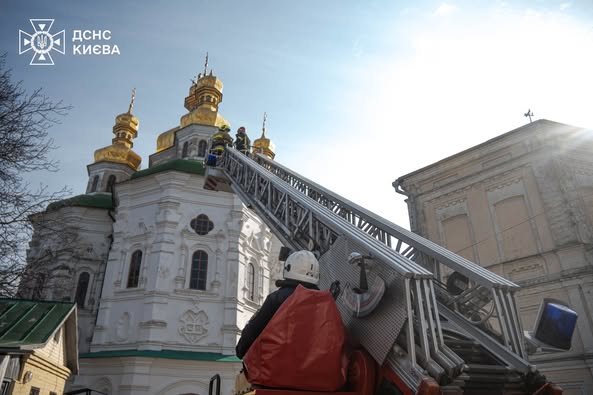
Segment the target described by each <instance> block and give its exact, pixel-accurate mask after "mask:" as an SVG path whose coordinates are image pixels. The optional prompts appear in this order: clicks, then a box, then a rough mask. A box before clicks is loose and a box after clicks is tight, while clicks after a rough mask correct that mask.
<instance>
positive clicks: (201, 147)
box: [198, 140, 208, 157]
mask: <svg viewBox="0 0 593 395" xmlns="http://www.w3.org/2000/svg"><path fill="white" fill-rule="evenodd" d="M207 149H208V142H206V140H200V142H199V143H198V156H199V157H204V156H206V150H207Z"/></svg>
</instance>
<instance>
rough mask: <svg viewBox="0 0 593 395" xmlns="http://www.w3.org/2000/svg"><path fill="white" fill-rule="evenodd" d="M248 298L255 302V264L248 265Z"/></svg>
mask: <svg viewBox="0 0 593 395" xmlns="http://www.w3.org/2000/svg"><path fill="white" fill-rule="evenodd" d="M247 289H248V291H247V297H248V298H249V299H251V300H255V267H254V266H253V263H250V264H248V265H247Z"/></svg>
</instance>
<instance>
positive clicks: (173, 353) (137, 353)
mask: <svg viewBox="0 0 593 395" xmlns="http://www.w3.org/2000/svg"><path fill="white" fill-rule="evenodd" d="M78 357H79V358H110V357H152V358H168V359H184V360H190V361H215V362H241V360H240V359H239V358H237V357H236V356H234V355H222V354H217V353H213V352H195V351H177V350H160V351H157V350H114V351H98V352H90V353H84V354H80V355H79V356H78Z"/></svg>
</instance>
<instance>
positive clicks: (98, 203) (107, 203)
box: [47, 193, 113, 211]
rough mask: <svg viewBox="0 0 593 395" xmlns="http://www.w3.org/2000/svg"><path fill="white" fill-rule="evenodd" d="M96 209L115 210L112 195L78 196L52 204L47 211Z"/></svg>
mask: <svg viewBox="0 0 593 395" xmlns="http://www.w3.org/2000/svg"><path fill="white" fill-rule="evenodd" d="M71 206H79V207H95V208H113V202H112V200H111V194H110V193H98V194H94V195H78V196H74V197H71V198H68V199H64V200H58V201H57V202H53V203H50V204H49V205H48V206H47V211H51V210H57V209H60V208H62V207H71Z"/></svg>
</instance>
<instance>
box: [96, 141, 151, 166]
mask: <svg viewBox="0 0 593 395" xmlns="http://www.w3.org/2000/svg"><path fill="white" fill-rule="evenodd" d="M96 162H113V163H121V164H124V165H128V166H130V167H131V168H132V169H134V170H138V169H140V163H141V162H142V158H140V155H138V154H137V153H135V152H134V151H132V150H131V149H129V148H128V147H126V146H125V145H121V144H112V145H109V146H107V147H103V148H99V149H98V150H96V151H95V163H96Z"/></svg>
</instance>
